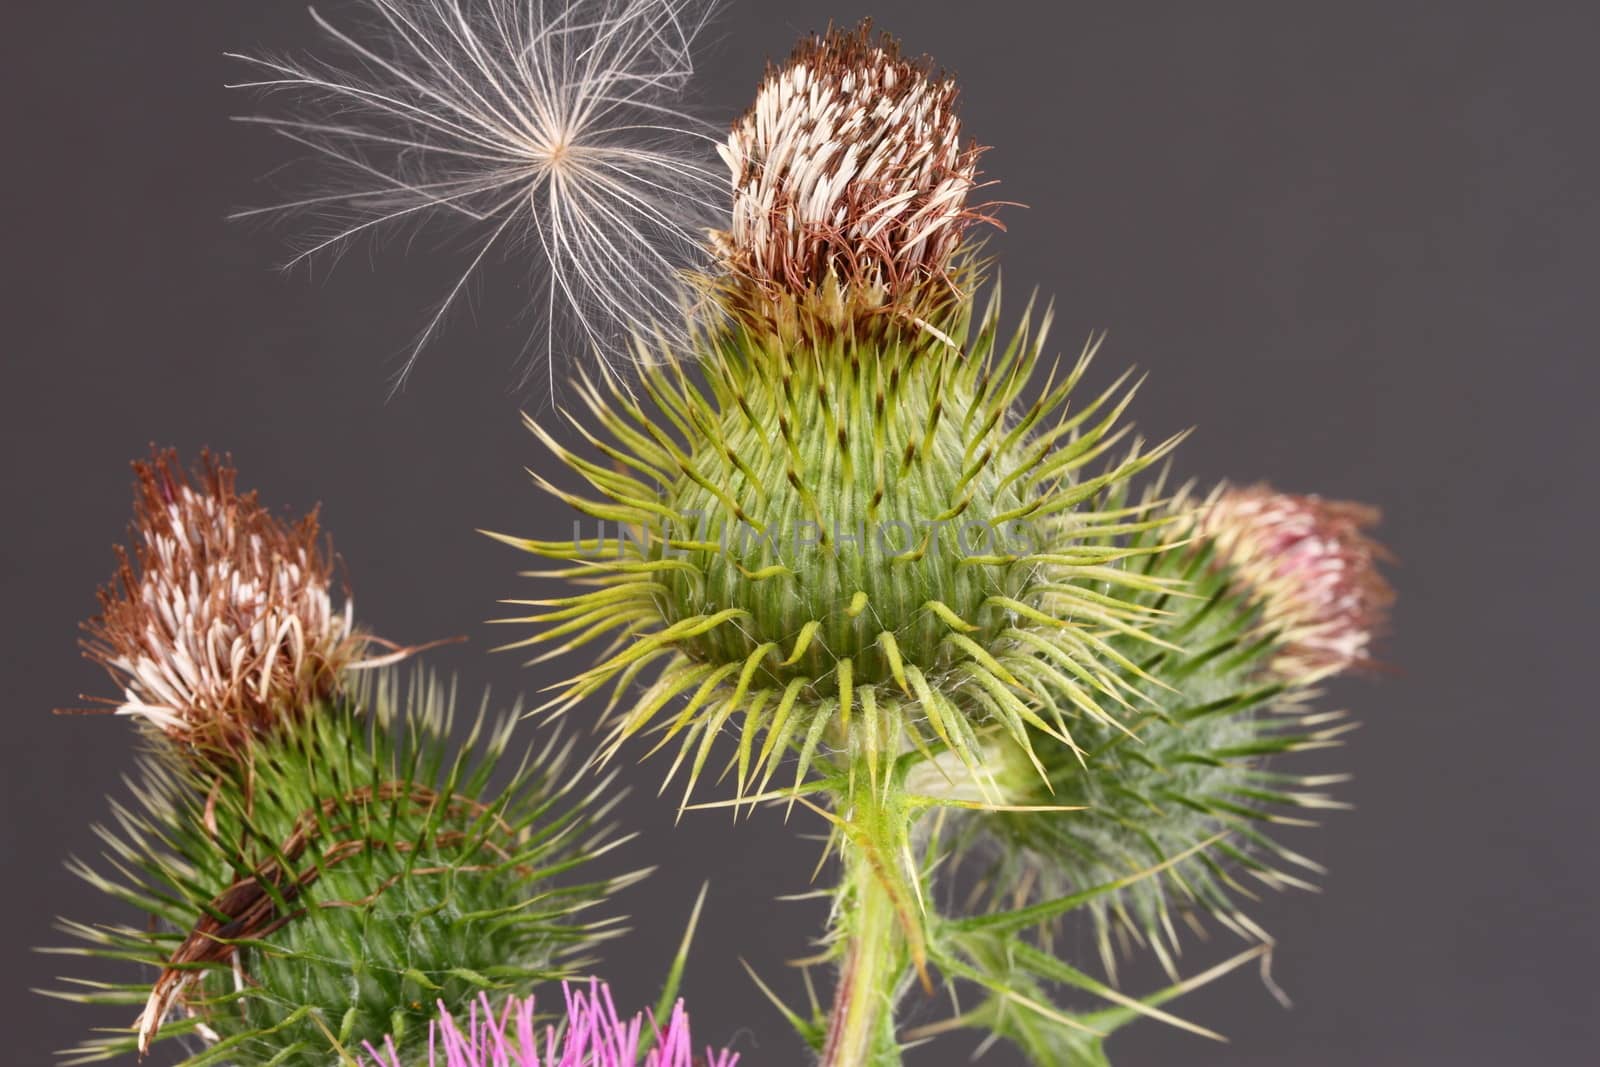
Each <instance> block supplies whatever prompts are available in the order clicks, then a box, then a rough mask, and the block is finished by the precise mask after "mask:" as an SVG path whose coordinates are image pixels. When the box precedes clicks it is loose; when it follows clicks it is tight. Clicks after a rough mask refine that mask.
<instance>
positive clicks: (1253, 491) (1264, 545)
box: [1198, 485, 1394, 683]
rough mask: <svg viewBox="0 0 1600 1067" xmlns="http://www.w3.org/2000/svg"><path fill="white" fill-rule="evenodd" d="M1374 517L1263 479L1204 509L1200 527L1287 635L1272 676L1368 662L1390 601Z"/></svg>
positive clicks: (1303, 677) (1308, 678) (1306, 677)
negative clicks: (1279, 488)
mask: <svg viewBox="0 0 1600 1067" xmlns="http://www.w3.org/2000/svg"><path fill="white" fill-rule="evenodd" d="M1378 518H1379V513H1378V509H1377V508H1373V507H1369V506H1368V505H1365V504H1358V503H1353V502H1350V501H1343V500H1324V499H1322V498H1321V497H1317V496H1293V495H1290V494H1288V493H1278V492H1275V491H1273V490H1272V489H1270V488H1269V487H1267V486H1264V485H1258V486H1252V487H1250V488H1248V489H1227V490H1224V491H1223V492H1221V493H1219V494H1218V495H1217V496H1216V498H1215V499H1214V500H1213V501H1212V502H1211V503H1210V505H1208V506H1207V507H1206V508H1205V510H1204V511H1203V513H1202V515H1201V518H1200V523H1199V528H1198V532H1199V533H1200V534H1201V536H1203V537H1208V538H1210V539H1211V540H1212V541H1213V543H1214V544H1215V546H1216V552H1217V555H1218V558H1219V559H1220V560H1221V562H1223V563H1225V564H1226V565H1228V566H1230V567H1232V568H1234V570H1235V571H1236V572H1237V574H1238V576H1239V582H1240V584H1241V585H1242V586H1243V587H1244V588H1245V589H1246V590H1247V591H1248V592H1249V594H1250V595H1251V596H1252V597H1253V598H1255V599H1256V600H1258V601H1259V602H1260V604H1261V606H1262V611H1263V613H1264V615H1265V618H1266V622H1267V624H1268V625H1269V626H1271V627H1273V628H1274V629H1276V630H1278V632H1279V633H1280V635H1281V639H1282V641H1283V649H1282V651H1281V652H1279V653H1278V655H1277V657H1276V658H1275V659H1274V661H1273V670H1274V672H1275V673H1277V674H1279V675H1281V676H1282V677H1284V678H1286V679H1289V680H1291V681H1295V682H1301V683H1309V682H1314V681H1316V680H1318V679H1320V678H1325V677H1328V676H1329V675H1332V674H1337V673H1339V672H1341V671H1345V670H1348V669H1350V668H1352V667H1363V666H1370V665H1371V663H1372V660H1371V658H1370V657H1369V654H1368V650H1369V648H1370V647H1371V644H1372V641H1373V638H1374V637H1375V636H1376V635H1377V633H1378V632H1379V631H1380V630H1381V629H1382V628H1383V627H1384V625H1385V623H1386V622H1387V618H1388V611H1389V607H1390V605H1391V604H1392V603H1393V602H1394V590H1393V589H1392V588H1391V587H1390V586H1389V583H1388V582H1387V581H1385V580H1384V577H1383V575H1382V574H1381V573H1380V572H1379V570H1378V563H1379V562H1380V561H1383V560H1387V559H1389V558H1390V556H1389V553H1388V552H1387V550H1385V549H1384V547H1383V546H1382V545H1380V544H1379V543H1378V542H1376V541H1374V540H1373V539H1372V538H1370V537H1368V536H1367V535H1366V533H1365V531H1366V530H1367V528H1369V527H1371V526H1373V525H1374V524H1376V523H1377V521H1378Z"/></svg>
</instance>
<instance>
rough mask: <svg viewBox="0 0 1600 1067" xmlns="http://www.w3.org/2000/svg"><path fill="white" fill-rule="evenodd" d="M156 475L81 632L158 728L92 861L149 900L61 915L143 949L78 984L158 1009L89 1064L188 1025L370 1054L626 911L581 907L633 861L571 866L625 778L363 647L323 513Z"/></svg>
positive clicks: (208, 1052) (237, 1055)
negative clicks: (465, 712)
mask: <svg viewBox="0 0 1600 1067" xmlns="http://www.w3.org/2000/svg"><path fill="white" fill-rule="evenodd" d="M136 469H137V472H138V494H137V498H136V519H135V524H134V528H135V539H136V548H135V551H134V553H133V554H132V555H130V554H128V553H123V554H122V556H121V560H122V563H121V567H120V570H119V584H118V585H116V586H113V587H112V588H111V589H108V590H107V591H106V592H104V593H103V594H102V597H101V600H102V613H101V615H100V616H99V617H97V618H96V619H94V620H92V621H91V622H90V623H89V624H88V626H87V630H88V634H89V637H88V640H87V641H86V644H85V647H86V650H87V653H88V655H89V656H90V657H91V658H92V659H94V660H96V661H98V662H100V663H102V664H104V665H105V666H106V667H107V668H108V670H109V671H110V673H111V674H112V675H113V677H115V678H116V679H118V681H119V682H120V683H121V685H122V687H123V690H124V692H123V699H122V701H121V702H120V703H117V704H116V711H117V712H118V713H120V714H126V715H131V716H134V717H136V718H137V719H139V720H140V721H141V722H143V723H144V724H146V726H147V730H146V733H147V735H148V737H147V744H146V746H145V750H144V751H143V752H142V754H141V755H140V757H139V758H138V761H137V773H136V774H135V775H134V777H133V778H132V779H130V784H131V786H132V789H133V801H132V803H131V804H129V803H124V802H121V801H117V802H114V803H113V807H112V813H113V825H112V826H110V827H106V828H102V829H101V830H100V836H101V838H102V840H103V841H104V842H105V845H106V853H105V857H104V861H103V863H102V864H100V865H98V866H92V865H90V864H87V863H82V862H76V861H75V862H74V863H73V864H72V867H73V869H74V870H75V871H76V872H77V873H78V874H79V875H80V876H82V877H83V878H84V879H86V880H87V881H88V882H89V883H90V884H92V885H94V886H95V887H96V888H98V889H100V890H101V891H103V892H104V893H105V895H106V896H107V897H108V898H109V899H110V900H111V901H114V902H116V903H118V904H119V905H121V906H122V907H124V908H126V907H129V906H131V907H132V908H133V909H135V910H136V911H137V912H138V913H139V916H140V918H139V920H138V922H137V923H130V922H127V921H125V920H123V921H116V922H96V923H87V922H78V921H69V922H65V923H64V924H63V926H64V929H66V930H67V931H68V932H69V933H71V934H73V935H74V936H75V937H76V938H77V939H78V941H79V942H80V946H79V947H75V948H71V949H63V950H61V951H63V952H66V953H69V954H75V955H87V956H98V957H102V958H105V959H108V960H114V961H118V962H119V963H121V964H123V965H126V964H127V963H129V962H136V963H139V964H142V965H144V966H143V969H142V973H138V974H130V975H129V978H128V980H125V981H120V982H117V983H113V984H104V983H98V982H82V981H79V982H74V983H73V986H72V988H71V989H69V990H68V991H65V992H62V993H61V994H60V995H62V996H66V997H69V998H71V999H75V1000H79V1001H83V1002H89V1003H107V1004H119V1005H127V1006H129V1008H130V1010H131V1009H132V1008H133V1007H135V1006H137V1007H139V1008H140V1009H141V1010H140V1011H139V1014H138V1018H137V1019H136V1020H135V1022H134V1024H133V1026H132V1027H131V1028H129V1029H128V1030H123V1031H116V1032H113V1033H111V1034H110V1035H108V1036H106V1037H102V1038H95V1039H91V1040H89V1041H86V1042H85V1043H84V1044H82V1045H81V1046H80V1047H79V1048H78V1049H76V1050H75V1051H74V1053H73V1054H72V1055H71V1058H70V1059H69V1062H73V1063H88V1062H94V1061H98V1060H103V1059H109V1058H111V1057H113V1056H115V1055H118V1054H120V1053H122V1052H124V1051H129V1050H135V1049H136V1050H137V1051H138V1052H139V1053H140V1054H141V1055H142V1054H143V1053H145V1052H147V1051H149V1050H150V1049H151V1047H152V1046H153V1045H154V1044H156V1043H157V1042H158V1041H167V1040H169V1039H180V1040H182V1041H183V1043H184V1044H185V1045H186V1046H187V1048H188V1052H189V1055H188V1056H187V1058H186V1059H185V1060H184V1062H185V1063H190V1064H196V1065H198V1064H223V1063H237V1064H243V1063H251V1064H255V1063H273V1064H285V1065H295V1064H303V1065H313V1064H315V1065H326V1064H328V1063H331V1062H336V1061H337V1062H352V1061H353V1056H354V1053H355V1051H356V1050H358V1049H359V1048H360V1046H361V1043H362V1042H364V1041H376V1040H379V1039H381V1038H382V1037H383V1036H384V1035H385V1034H389V1035H392V1040H393V1041H394V1042H395V1043H396V1046H397V1047H399V1048H401V1049H412V1048H415V1047H417V1046H418V1045H419V1043H420V1042H421V1041H422V1039H423V1038H424V1037H425V1035H426V1032H427V1025H426V1024H427V1022H428V1020H429V1018H430V1017H431V1016H432V1014H433V1011H434V1007H433V1005H435V1004H436V1003H437V1004H444V1005H446V1006H447V1007H450V1008H461V1007H465V1006H467V1005H468V1004H469V1003H471V1002H472V1001H473V998H475V997H477V996H480V995H482V994H483V993H484V992H485V991H494V992H497V993H499V992H501V991H506V992H510V993H517V992H523V991H526V990H527V989H529V988H531V986H532V984H533V983H534V982H536V981H538V980H540V979H545V978H552V977H560V976H564V975H570V974H576V973H581V969H582V968H583V967H584V966H585V965H586V964H587V961H588V960H589V958H590V956H591V952H592V949H593V947H594V946H595V945H596V944H597V943H598V942H599V941H601V940H602V939H604V938H605V937H607V936H609V935H611V934H612V933H614V932H615V929H614V926H613V923H612V922H609V921H607V920H604V919H590V918H587V917H586V916H585V914H584V913H585V912H586V911H588V909H590V908H591V907H593V906H595V905H598V904H600V903H602V902H603V901H604V900H605V899H606V898H607V897H609V896H610V895H611V894H612V893H614V892H615V891H616V890H618V889H620V888H621V887H622V886H623V885H625V884H626V883H627V882H628V881H629V880H630V879H631V877H632V876H625V877H622V878H610V879H605V878H593V877H590V878H588V879H587V880H584V879H581V878H573V877H570V875H571V874H572V872H574V871H576V870H577V869H579V868H581V867H582V866H583V865H584V864H586V863H587V862H588V861H590V860H591V859H593V858H594V857H596V856H598V855H600V854H602V853H603V852H605V851H606V850H608V849H609V848H610V847H611V846H612V845H613V844H615V843H616V842H617V841H618V840H619V839H618V838H617V837H616V836H615V835H614V834H613V833H612V832H611V830H610V828H609V827H608V826H607V825H606V816H607V812H608V809H609V808H610V806H611V804H612V803H614V802H615V798H616V793H615V791H614V790H612V789H611V788H610V783H608V782H606V781H604V780H599V781H597V780H593V779H588V778H585V777H584V776H583V775H582V774H581V773H580V768H579V767H578V766H577V765H575V763H574V761H573V760H572V758H571V745H570V744H562V743H560V742H559V741H558V740H557V739H556V738H555V737H551V738H549V739H548V740H546V741H545V742H544V743H542V744H541V745H540V746H539V747H538V748H537V749H531V750H530V751H529V752H528V753H527V754H526V755H525V756H523V757H522V758H521V759H520V760H511V759H508V758H507V757H508V753H509V751H510V745H511V741H512V724H513V722H514V719H515V712H514V711H513V712H512V713H510V714H508V715H505V716H500V717H492V716H490V714H489V713H488V709H487V706H485V707H484V708H483V709H481V710H480V711H479V712H478V714H477V716H476V717H475V719H474V721H473V723H472V730H471V735H470V737H469V738H468V739H467V741H466V742H465V744H463V745H460V746H457V745H454V744H453V743H452V742H451V740H450V735H451V730H452V725H453V720H454V715H455V713H454V710H453V709H454V704H455V692H454V687H453V686H451V685H446V684H444V683H442V682H441V681H439V680H438V679H437V678H434V677H432V676H430V675H428V674H426V673H424V672H421V671H417V672H415V673H412V674H410V676H409V677H404V676H401V675H399V674H397V673H396V672H395V669H394V668H392V667H390V666H388V664H387V663H386V662H384V661H386V660H390V659H392V658H393V657H394V655H396V654H397V653H394V652H391V653H388V654H387V655H384V656H380V657H377V659H376V660H374V659H365V660H364V659H360V658H358V657H360V656H362V655H363V654H364V652H365V650H366V649H368V648H369V647H370V646H371V644H372V643H373V641H374V640H375V639H373V638H369V637H367V636H366V635H365V634H364V633H363V632H362V631H361V630H360V629H359V628H358V627H357V626H356V625H355V624H354V622H353V621H352V616H351V613H350V610H349V602H348V601H346V603H345V609H344V610H343V611H342V612H340V611H334V610H332V608H331V604H332V596H331V591H330V588H329V584H330V574H331V559H332V557H331V555H330V551H329V550H328V549H326V548H325V547H323V546H322V545H321V543H320V541H319V535H318V530H317V523H316V519H315V517H314V516H308V517H307V518H306V519H304V520H303V521H302V522H301V523H299V524H298V525H297V526H294V527H290V526H288V525H286V524H284V523H282V522H280V521H279V520H277V519H276V518H274V517H273V516H272V515H271V514H270V513H269V512H268V511H267V510H266V509H265V508H263V507H262V506H261V505H260V504H259V503H258V502H257V500H256V498H255V496H254V494H248V495H241V494H239V493H238V492H237V491H236V489H235V487H234V481H235V475H234V472H233V471H232V469H231V468H230V467H228V466H227V465H226V464H225V463H222V462H219V461H217V460H214V459H210V458H207V459H204V460H203V461H202V463H201V465H200V467H199V470H198V472H197V477H196V479H195V480H193V481H191V480H190V479H188V478H187V477H186V476H185V474H184V472H183V471H182V469H181V468H180V467H179V466H178V465H177V463H176V460H175V458H174V457H173V456H172V455H171V454H157V455H156V456H155V457H154V458H153V459H152V461H151V462H149V463H146V464H138V465H136ZM405 651H409V650H401V652H405ZM361 668H366V670H365V671H364V672H363V673H355V672H357V671H358V670H360V669H361ZM508 775H509V781H508V782H500V781H498V780H496V779H499V778H506V777H507V776H508Z"/></svg>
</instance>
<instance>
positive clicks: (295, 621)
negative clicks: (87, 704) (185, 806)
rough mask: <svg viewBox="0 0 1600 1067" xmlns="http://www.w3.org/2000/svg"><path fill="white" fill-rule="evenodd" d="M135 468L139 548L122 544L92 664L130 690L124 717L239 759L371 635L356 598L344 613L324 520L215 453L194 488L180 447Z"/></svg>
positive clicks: (312, 696) (93, 641)
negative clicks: (267, 490) (282, 503)
mask: <svg viewBox="0 0 1600 1067" xmlns="http://www.w3.org/2000/svg"><path fill="white" fill-rule="evenodd" d="M134 470H135V472H136V474H137V478H138V484H137V491H136V495H135V498H134V521H133V528H132V530H133V535H134V539H135V540H134V544H133V546H132V552H131V553H130V552H129V551H127V550H125V549H122V548H121V547H119V548H118V550H117V554H118V557H119V560H120V566H119V568H118V572H117V576H116V579H115V580H114V582H113V583H112V584H111V585H110V586H108V587H106V588H105V589H102V590H101V592H100V609H101V610H100V614H99V615H97V616H95V617H94V618H93V619H91V620H89V622H87V623H86V624H85V625H84V629H85V630H86V631H87V633H88V636H87V638H86V639H85V641H84V643H83V644H84V650H85V653H86V655H87V656H88V657H89V658H90V659H92V660H94V661H96V662H98V663H100V664H101V665H102V666H104V667H105V668H106V670H107V671H108V672H110V674H111V676H112V677H113V678H114V679H115V680H116V681H117V683H118V684H119V685H120V686H121V688H122V698H121V700H120V702H117V704H116V713H117V714H118V715H131V716H134V717H136V718H138V719H141V720H143V721H145V722H147V723H149V724H150V725H152V726H154V727H156V728H157V729H159V730H160V731H161V732H163V733H165V734H166V735H167V736H168V737H169V738H171V739H172V740H173V741H174V742H177V743H178V744H180V745H184V746H189V747H192V748H195V749H200V750H206V751H211V752H216V751H227V750H231V749H235V748H237V747H238V746H240V745H241V744H243V743H245V742H248V741H249V740H250V739H251V738H253V737H255V736H256V735H258V734H260V733H263V732H265V731H267V730H269V729H271V728H272V727H273V726H274V725H275V724H276V723H277V722H278V721H279V720H280V719H282V718H284V717H285V716H292V715H295V714H298V713H300V712H301V711H303V710H304V709H305V708H307V707H308V706H309V705H310V704H311V703H312V702H314V701H315V700H317V699H319V698H323V697H326V696H328V695H329V694H331V693H332V692H333V691H334V690H335V689H337V687H338V686H339V679H340V675H341V672H343V671H344V670H345V669H346V668H348V667H351V666H353V665H355V664H356V662H357V660H358V659H359V658H360V656H361V653H362V651H363V649H364V648H365V647H366V645H367V642H368V639H367V638H366V637H364V636H363V635H361V634H360V633H359V631H357V630H356V629H355V628H354V625H353V623H352V620H351V603H350V601H349V600H348V599H346V600H345V602H344V606H343V607H342V608H341V609H336V608H335V606H334V597H333V590H332V578H333V559H332V556H331V554H330V551H329V548H328V546H327V545H326V544H325V543H324V541H323V540H322V538H321V537H320V535H319V533H318V528H317V518H316V515H315V513H313V514H310V515H307V516H306V517H305V518H304V519H302V520H301V521H300V522H299V523H297V524H296V525H293V526H290V525H288V524H286V523H284V522H282V521H280V520H279V519H277V518H275V517H274V516H273V515H272V514H271V513H270V512H268V511H267V509H266V508H264V507H262V506H261V504H260V503H259V502H258V501H257V499H256V495H255V494H254V493H245V494H241V493H239V492H238V490H237V489H236V488H235V478H236V472H235V471H234V469H233V468H232V467H230V466H229V465H228V464H227V463H226V462H224V461H219V460H217V459H216V458H214V457H212V456H209V455H204V454H203V455H202V457H201V460H200V463H199V465H198V467H197V468H196V470H195V473H194V479H193V480H192V481H191V480H190V478H189V477H188V476H187V475H186V474H185V473H184V471H183V469H182V468H181V467H180V466H179V465H178V461H177V456H176V453H174V452H165V453H156V454H155V455H153V456H152V458H151V459H150V460H149V461H148V462H144V463H136V464H134Z"/></svg>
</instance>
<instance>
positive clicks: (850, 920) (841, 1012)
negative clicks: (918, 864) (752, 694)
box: [822, 761, 925, 1067]
mask: <svg viewBox="0 0 1600 1067" xmlns="http://www.w3.org/2000/svg"><path fill="white" fill-rule="evenodd" d="M886 771H887V769H886V768H883V767H879V768H878V773H877V774H876V775H874V774H872V773H871V768H870V766H869V765H868V764H867V763H866V762H865V761H858V762H857V765H856V773H855V774H853V775H852V776H851V782H852V786H851V788H850V789H849V791H848V792H847V794H846V795H845V796H844V797H842V798H841V803H840V805H839V811H840V812H841V815H842V818H841V823H840V845H839V848H840V853H841V858H842V860H843V866H844V874H843V880H842V882H841V883H840V888H839V892H840V903H839V912H838V915H837V917H836V920H835V921H836V922H837V924H838V928H839V933H840V935H841V936H842V938H843V940H844V956H843V961H842V963H841V965H840V970H839V985H838V988H837V990H836V991H835V993H834V1001H833V1010H832V1013H831V1015H830V1016H829V1019H828V1032H827V1040H826V1042H825V1044H824V1046H823V1052H822V1067H896V1065H898V1064H899V1063H900V1049H899V1043H898V1042H897V1041H896V1040H895V1025H894V1016H895V1006H896V1005H897V1004H898V1003H899V1001H900V998H901V996H902V995H903V994H904V993H905V990H906V988H907V986H908V985H909V984H910V980H911V975H912V973H913V970H916V971H918V972H921V971H923V970H924V968H925V961H924V956H925V953H924V950H923V935H922V912H921V906H920V904H919V901H918V896H917V887H916V883H915V881H914V880H915V879H916V878H917V877H918V875H917V872H916V871H915V870H914V869H912V868H911V867H910V866H909V864H910V862H911V852H910V849H909V848H908V847H907V846H908V840H909V839H908V831H909V827H910V814H909V812H908V811H907V807H906V804H905V794H904V788H903V786H902V785H901V784H900V782H899V781H898V780H896V779H895V778H894V777H893V776H892V774H891V776H890V777H888V778H884V777H883V775H885V773H886Z"/></svg>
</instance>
